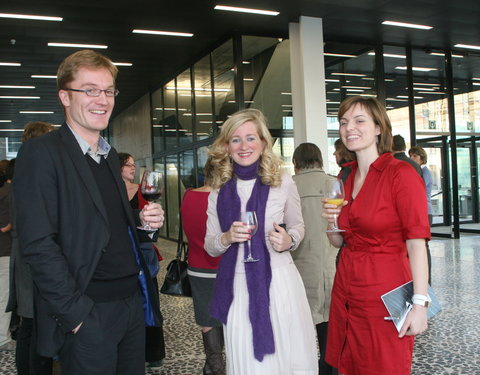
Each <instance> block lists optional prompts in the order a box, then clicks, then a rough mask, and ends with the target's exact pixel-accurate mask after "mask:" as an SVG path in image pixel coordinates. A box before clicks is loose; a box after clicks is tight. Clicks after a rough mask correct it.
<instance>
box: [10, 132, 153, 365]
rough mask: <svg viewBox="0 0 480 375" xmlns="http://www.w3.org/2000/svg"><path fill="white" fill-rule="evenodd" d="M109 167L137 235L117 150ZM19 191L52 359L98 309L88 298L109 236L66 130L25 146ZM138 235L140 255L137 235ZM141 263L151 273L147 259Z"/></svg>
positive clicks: (42, 331)
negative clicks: (88, 286) (66, 340)
mask: <svg viewBox="0 0 480 375" xmlns="http://www.w3.org/2000/svg"><path fill="white" fill-rule="evenodd" d="M106 161H107V164H108V166H109V167H110V169H111V171H112V173H113V175H114V177H115V180H116V183H117V186H118V188H119V190H120V191H121V194H120V195H121V197H122V204H123V207H124V209H125V212H126V213H127V218H128V222H129V226H130V227H131V228H135V227H136V225H137V224H138V221H139V220H138V212H137V222H136V221H135V218H134V213H133V211H132V209H131V207H130V204H129V202H128V198H127V193H126V188H125V183H124V182H123V180H122V179H121V176H120V165H119V161H118V156H117V153H116V151H115V150H114V149H113V148H112V149H111V150H110V152H109V154H108V157H107V159H106ZM14 192H15V207H16V213H17V232H18V238H19V242H20V248H21V250H22V252H23V254H24V256H25V260H26V262H27V263H28V264H29V265H30V268H31V272H32V276H33V281H34V283H35V286H36V288H35V322H36V324H37V326H36V327H37V334H38V351H39V354H41V355H43V356H54V355H55V354H57V353H58V351H59V349H60V348H61V346H62V345H63V342H64V340H65V335H67V334H71V331H72V330H73V329H74V328H75V327H76V326H77V325H78V324H80V323H81V322H82V321H84V320H85V318H86V316H87V315H88V314H89V312H90V310H91V309H92V307H93V304H94V302H93V301H92V300H91V299H90V298H89V297H88V296H86V295H85V294H84V291H85V289H86V287H87V285H88V284H89V282H90V280H91V278H92V275H93V273H94V271H95V269H96V267H97V264H98V262H99V259H100V256H101V255H102V253H103V254H105V253H106V246H107V244H108V240H109V236H110V232H109V225H108V222H107V214H106V211H105V207H104V204H103V200H102V197H101V193H100V190H99V189H98V187H97V184H96V182H95V180H94V177H93V174H92V172H91V170H90V167H89V165H88V163H87V161H86V159H85V156H84V154H83V153H82V151H81V148H80V146H79V144H78V142H77V140H76V139H75V137H74V135H73V134H72V132H71V131H70V129H69V128H68V126H67V125H65V124H64V125H63V126H62V127H61V128H60V129H59V130H57V131H53V132H50V133H48V134H45V135H43V136H41V137H37V138H33V139H31V140H29V141H27V142H26V143H24V144H23V145H22V147H21V148H20V151H19V153H18V157H17V164H16V171H15V179H14ZM133 234H134V239H135V244H136V246H137V249H139V245H138V244H139V240H138V236H137V232H136V230H133ZM140 262H141V267H142V268H143V270H144V271H145V272H148V271H147V268H146V266H145V262H144V260H143V258H142V256H141V254H140ZM147 275H148V274H147ZM148 276H149V275H148ZM146 279H147V290H148V293H147V294H148V297H149V299H150V302H151V304H152V308H153V315H154V317H155V323H156V324H157V325H159V324H161V320H162V318H161V315H160V310H159V306H158V300H157V299H156V298H155V289H154V286H153V283H152V280H151V278H150V277H146ZM144 298H145V296H144ZM144 305H145V304H144Z"/></svg>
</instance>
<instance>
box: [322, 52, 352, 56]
mask: <svg viewBox="0 0 480 375" xmlns="http://www.w3.org/2000/svg"><path fill="white" fill-rule="evenodd" d="M324 55H325V56H333V57H357V55H347V54H344V53H330V52H325V53H324Z"/></svg>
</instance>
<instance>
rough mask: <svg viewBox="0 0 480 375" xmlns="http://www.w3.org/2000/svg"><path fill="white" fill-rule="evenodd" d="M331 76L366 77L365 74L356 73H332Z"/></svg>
mask: <svg viewBox="0 0 480 375" xmlns="http://www.w3.org/2000/svg"><path fill="white" fill-rule="evenodd" d="M332 76H351V77H366V76H367V75H366V74H358V73H332Z"/></svg>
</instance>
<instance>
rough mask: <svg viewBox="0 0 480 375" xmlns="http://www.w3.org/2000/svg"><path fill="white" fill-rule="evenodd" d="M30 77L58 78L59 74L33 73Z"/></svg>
mask: <svg viewBox="0 0 480 375" xmlns="http://www.w3.org/2000/svg"><path fill="white" fill-rule="evenodd" d="M30 77H31V78H46V79H57V76H48V75H42V74H32V75H31V76H30Z"/></svg>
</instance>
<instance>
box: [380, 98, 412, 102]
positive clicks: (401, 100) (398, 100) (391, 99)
mask: <svg viewBox="0 0 480 375" xmlns="http://www.w3.org/2000/svg"><path fill="white" fill-rule="evenodd" d="M385 100H389V101H392V102H408V100H405V99H397V98H387V99H385Z"/></svg>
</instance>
